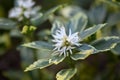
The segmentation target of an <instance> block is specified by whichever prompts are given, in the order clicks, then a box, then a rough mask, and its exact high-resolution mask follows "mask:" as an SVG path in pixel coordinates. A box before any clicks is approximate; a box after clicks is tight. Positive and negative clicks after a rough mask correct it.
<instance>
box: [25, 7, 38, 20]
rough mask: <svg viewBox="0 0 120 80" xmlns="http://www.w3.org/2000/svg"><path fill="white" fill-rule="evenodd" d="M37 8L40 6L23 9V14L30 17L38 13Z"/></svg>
mask: <svg viewBox="0 0 120 80" xmlns="http://www.w3.org/2000/svg"><path fill="white" fill-rule="evenodd" d="M39 10H40V7H38V6H37V7H34V8H32V9H27V10H25V11H24V13H23V14H24V16H25V17H26V18H30V17H34V16H36V15H38V12H39Z"/></svg>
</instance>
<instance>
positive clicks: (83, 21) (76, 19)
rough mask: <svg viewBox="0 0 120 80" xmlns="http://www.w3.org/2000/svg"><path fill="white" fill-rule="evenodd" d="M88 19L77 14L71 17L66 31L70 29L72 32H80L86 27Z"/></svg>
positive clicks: (82, 14) (80, 13)
mask: <svg viewBox="0 0 120 80" xmlns="http://www.w3.org/2000/svg"><path fill="white" fill-rule="evenodd" d="M87 22H88V19H87V16H86V15H85V13H83V12H78V13H77V14H76V15H75V16H73V17H72V18H71V19H70V21H69V22H68V24H67V28H68V30H69V29H71V30H72V32H82V31H83V30H84V29H85V27H86V25H87Z"/></svg>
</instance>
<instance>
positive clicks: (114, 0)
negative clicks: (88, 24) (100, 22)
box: [102, 0, 120, 8]
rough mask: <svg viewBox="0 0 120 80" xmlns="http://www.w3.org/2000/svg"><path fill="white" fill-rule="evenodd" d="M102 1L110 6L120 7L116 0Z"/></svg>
mask: <svg viewBox="0 0 120 80" xmlns="http://www.w3.org/2000/svg"><path fill="white" fill-rule="evenodd" d="M102 1H103V2H105V3H107V4H110V5H112V6H115V7H119V8H120V2H118V1H117V0H102Z"/></svg>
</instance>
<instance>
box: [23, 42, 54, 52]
mask: <svg viewBox="0 0 120 80" xmlns="http://www.w3.org/2000/svg"><path fill="white" fill-rule="evenodd" d="M22 46H25V47H29V48H35V49H49V50H52V49H53V46H52V44H50V43H47V42H44V41H34V42H31V43H25V44H23V45H22Z"/></svg>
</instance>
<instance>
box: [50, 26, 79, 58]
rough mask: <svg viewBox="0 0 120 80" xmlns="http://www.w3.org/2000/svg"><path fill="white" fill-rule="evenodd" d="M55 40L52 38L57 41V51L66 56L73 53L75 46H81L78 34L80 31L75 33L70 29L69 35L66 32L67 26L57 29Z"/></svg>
mask: <svg viewBox="0 0 120 80" xmlns="http://www.w3.org/2000/svg"><path fill="white" fill-rule="evenodd" d="M53 37H54V40H52V41H53V42H54V43H55V45H54V46H55V48H54V50H55V52H58V53H59V54H60V56H61V55H63V54H64V56H68V55H69V53H70V54H72V49H74V48H75V46H79V45H80V43H79V41H80V38H79V36H78V32H76V33H73V34H72V32H71V29H69V35H67V34H66V31H65V27H61V28H59V29H58V30H56V34H55V35H53Z"/></svg>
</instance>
